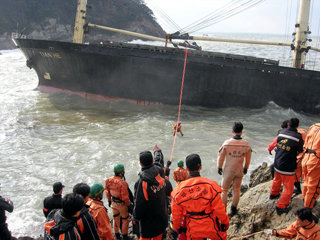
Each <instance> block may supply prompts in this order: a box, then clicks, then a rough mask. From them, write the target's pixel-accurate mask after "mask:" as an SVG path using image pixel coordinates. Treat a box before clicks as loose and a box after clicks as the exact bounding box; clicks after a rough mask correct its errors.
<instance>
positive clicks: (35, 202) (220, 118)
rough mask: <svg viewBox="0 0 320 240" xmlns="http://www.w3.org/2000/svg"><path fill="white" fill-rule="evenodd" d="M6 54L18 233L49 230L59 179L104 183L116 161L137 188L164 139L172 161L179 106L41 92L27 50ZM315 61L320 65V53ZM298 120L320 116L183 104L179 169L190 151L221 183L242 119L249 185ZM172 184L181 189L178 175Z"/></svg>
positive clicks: (0, 151) (9, 175) (0, 104)
mask: <svg viewBox="0 0 320 240" xmlns="http://www.w3.org/2000/svg"><path fill="white" fill-rule="evenodd" d="M205 46H206V48H207V49H212V50H219V51H222V50H223V49H224V50H225V51H229V52H231V53H234V51H236V50H238V51H240V53H243V54H244V53H245V50H248V49H246V48H247V46H244V47H243V46H234V45H233V46H232V47H231V46H230V45H229V47H226V45H225V44H221V43H219V44H215V45H210V44H207V43H205ZM251 51H252V52H254V53H255V54H256V56H258V57H263V56H265V55H267V56H268V57H270V58H272V59H274V60H278V59H284V60H285V61H286V58H285V57H283V56H285V54H283V53H282V52H281V51H279V52H278V47H276V48H269V50H266V48H263V49H262V50H259V49H258V48H256V47H254V50H251ZM0 53H1V55H0V86H1V87H0V92H1V94H0V112H1V115H0V156H1V157H0V183H1V192H0V194H1V195H2V196H3V197H8V198H10V199H11V200H12V201H13V203H14V211H13V213H7V216H8V220H7V222H8V225H9V229H10V230H11V231H12V233H13V235H14V236H24V235H29V236H34V237H37V236H39V235H40V234H43V223H44V221H45V218H44V215H43V213H42V207H43V205H42V204H43V199H44V198H45V197H46V196H49V195H51V194H52V184H53V183H54V182H56V181H61V182H62V183H63V184H64V185H65V188H64V192H63V193H64V194H66V193H70V192H71V191H72V187H73V186H74V185H75V184H76V183H79V182H86V183H88V184H89V185H91V184H93V183H95V182H99V183H102V184H103V183H104V181H105V179H106V178H108V177H110V176H112V175H113V166H114V165H115V164H117V163H122V164H124V166H125V171H126V180H127V181H128V183H129V186H130V188H131V189H132V190H133V185H134V182H135V181H136V180H137V179H138V172H139V169H140V166H139V160H138V156H139V152H141V151H144V150H149V151H152V150H153V147H154V146H155V145H156V144H157V145H158V146H159V147H160V148H161V149H162V150H163V153H164V156H165V160H169V159H170V156H171V152H172V145H173V135H172V130H173V124H174V123H175V122H176V121H177V113H178V106H164V105H150V106H140V105H135V104H132V103H128V102H124V101H114V102H108V103H105V102H104V103H102V102H95V101H89V100H85V99H82V98H79V97H76V96H71V95H66V94H46V93H41V92H39V91H37V90H35V88H36V87H37V82H38V80H37V76H36V73H35V72H34V71H33V70H30V69H29V68H27V67H26V65H25V61H26V59H25V57H24V56H23V54H22V53H21V52H20V51H19V50H11V51H1V52H0ZM246 53H248V52H246ZM313 61H317V64H314V66H316V67H318V66H319V64H318V63H319V58H318V59H317V58H314V60H313ZM302 94H303V93H302ZM291 117H297V118H299V119H300V121H301V127H303V128H306V129H308V128H309V126H310V125H311V124H313V123H315V122H319V117H318V116H315V115H304V114H301V113H297V112H295V111H293V110H291V109H284V108H281V107H279V106H277V105H275V104H274V103H272V102H271V103H269V104H268V105H267V106H265V107H263V108H260V109H246V108H223V109H208V108H202V107H190V106H182V109H181V121H182V130H183V133H184V136H183V137H181V136H180V135H178V136H177V139H176V143H175V146H174V150H173V164H172V167H171V169H172V171H173V170H174V169H175V168H176V167H177V165H176V163H177V162H178V161H179V160H184V159H185V157H186V156H187V155H188V154H190V153H198V154H199V155H200V156H201V159H202V164H203V168H202V171H201V174H202V176H205V177H208V178H211V179H213V180H215V181H217V182H220V181H221V176H220V175H218V174H217V166H216V165H217V152H218V150H219V148H220V146H221V144H222V143H223V142H224V140H226V139H228V138H230V137H232V132H231V131H232V129H231V128H232V124H233V122H234V121H241V122H242V123H243V124H244V131H243V138H244V139H246V140H248V141H249V143H250V144H251V146H252V149H253V152H252V161H251V165H250V168H249V174H248V175H246V176H245V177H244V183H248V181H249V175H250V172H251V171H252V170H254V169H255V168H256V167H258V166H259V165H261V163H263V162H267V163H268V164H270V163H272V162H273V156H271V155H269V154H268V151H267V146H268V144H269V142H270V141H271V140H273V138H274V137H275V136H276V134H277V131H278V129H279V128H280V124H281V122H282V121H283V120H285V119H289V118H291ZM170 179H171V180H172V177H171V176H170ZM172 184H173V186H175V183H174V181H173V180H172ZM104 201H105V203H107V201H106V200H105V198H104ZM106 205H107V204H106ZM110 217H111V216H110Z"/></svg>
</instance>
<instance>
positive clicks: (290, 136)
mask: <svg viewBox="0 0 320 240" xmlns="http://www.w3.org/2000/svg"><path fill="white" fill-rule="evenodd" d="M302 151H303V140H302V136H301V134H300V133H298V131H297V129H296V128H292V127H289V128H288V129H284V130H282V131H281V132H280V134H279V135H278V140H277V152H276V155H275V158H274V168H275V171H276V172H278V173H280V174H284V175H295V171H294V170H296V168H297V155H298V153H301V152H302Z"/></svg>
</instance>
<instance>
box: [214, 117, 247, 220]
mask: <svg viewBox="0 0 320 240" xmlns="http://www.w3.org/2000/svg"><path fill="white" fill-rule="evenodd" d="M242 130H243V125H242V123H241V122H235V123H234V124H233V128H232V133H233V134H234V136H233V138H230V139H228V140H226V141H225V142H224V143H223V144H222V146H221V148H220V149H219V153H218V161H217V165H218V174H220V175H222V184H221V187H222V191H223V192H222V194H221V197H222V201H223V203H224V204H225V205H226V206H227V198H228V190H229V188H230V186H231V184H232V204H231V210H230V216H231V217H232V216H234V215H236V214H237V213H238V209H237V206H238V203H239V200H240V188H241V182H242V178H243V176H244V175H245V174H247V172H248V168H249V165H250V161H251V152H252V150H251V147H250V145H249V143H248V141H246V140H243V139H242V138H241V135H242ZM224 160H225V164H224V169H223V170H222V167H223V163H224ZM244 160H245V163H244V164H243V162H244Z"/></svg>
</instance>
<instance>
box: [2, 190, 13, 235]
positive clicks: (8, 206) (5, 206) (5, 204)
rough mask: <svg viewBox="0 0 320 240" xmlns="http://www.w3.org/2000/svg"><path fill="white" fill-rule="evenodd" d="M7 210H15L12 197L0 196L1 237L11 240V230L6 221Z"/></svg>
mask: <svg viewBox="0 0 320 240" xmlns="http://www.w3.org/2000/svg"><path fill="white" fill-rule="evenodd" d="M0 191H1V184H0ZM5 211H8V212H10V213H11V212H12V211H13V203H12V201H11V200H10V199H8V198H3V197H2V196H0V239H1V240H11V232H10V231H9V229H8V225H7V223H6V220H7V217H6V213H5Z"/></svg>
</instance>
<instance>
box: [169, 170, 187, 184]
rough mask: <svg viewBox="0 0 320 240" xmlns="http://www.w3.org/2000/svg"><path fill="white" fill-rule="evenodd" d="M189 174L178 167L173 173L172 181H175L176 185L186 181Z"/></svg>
mask: <svg viewBox="0 0 320 240" xmlns="http://www.w3.org/2000/svg"><path fill="white" fill-rule="evenodd" d="M188 177H189V173H188V171H187V170H186V169H184V168H182V167H179V168H177V169H176V170H174V172H173V180H175V181H176V182H177V183H180V182H182V181H184V180H186V179H188Z"/></svg>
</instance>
